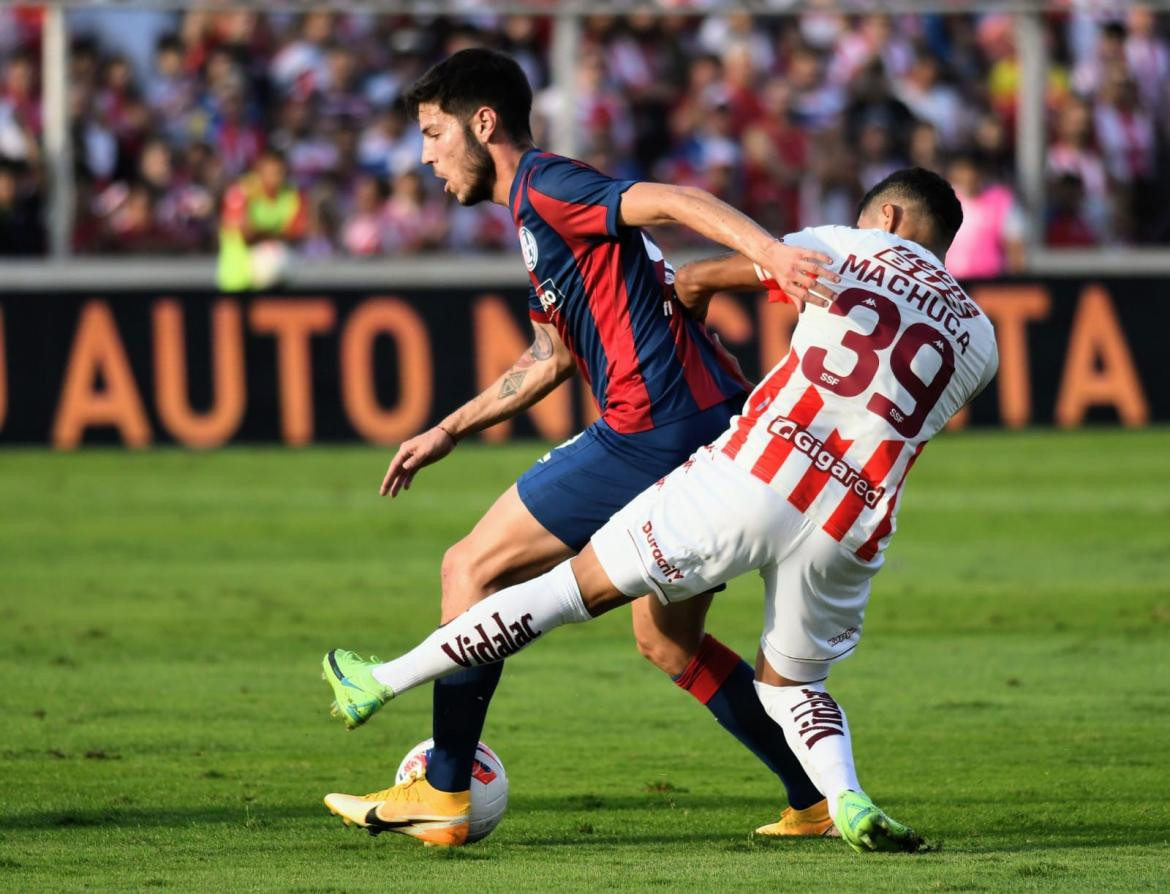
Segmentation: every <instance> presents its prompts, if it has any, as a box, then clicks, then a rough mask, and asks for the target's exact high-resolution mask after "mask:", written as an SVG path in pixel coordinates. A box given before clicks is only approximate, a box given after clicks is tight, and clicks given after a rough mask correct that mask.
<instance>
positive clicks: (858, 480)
mask: <svg viewBox="0 0 1170 894" xmlns="http://www.w3.org/2000/svg"><path fill="white" fill-rule="evenodd" d="M768 431H769V432H770V433H771V434H773V435H775V436H776V437H777V438H780V439H781V440H784V441H791V442H792V446H793V447H795V448H796V449H797V450H799V451H800V452H801V453H803V454H804V455H805V456H807V457H808V458H809V459H811V460H812V464H813V466H815V467H816V468H817V469H819V470H820V471H822V472H827V473H828V474H829V476H830V477H831V478H835V479H836V480H837V481H840V482H841V483H842V484H843V485H845V486H846V487H847V488H849V489H850V490H852V491H853V492H854V493H855V494H857V496H859V497H861V499H862V500H864V501H865V505H866V506H868V507H870V508H871V509H872V508H873V507H874V506H876V505H877V504H878V503H879V502H880V501H881V498H882V495H883V494H885V492H886V489H885V488H884V487H874V486H873V484H871V483H870V482H869V481H867V480H866V479H865V477H864V476H863V475H862V474H861V470H860V469H857V468H855V467H854V466H852V465H850V464H849V463H847V462H846V461H845V460H844V459H842V458H841V457H839V456H837V454H835V453H833V451H831V450H829V449H828V448H827V447H826V446H825V444H824V442H823V441H820V440H818V439H817V438H815V437H813V435H812V433H811V432H809V431H808V430H807V429H806V428H805V427H804V426H802V425H801V424H800V423H799V422H797V421H796V420H795V419H789V418H788V417H787V416H777V417H776V418H775V419H773V420H772V421H771V422H770V423H769V424H768ZM829 440H832V437H830V438H829Z"/></svg>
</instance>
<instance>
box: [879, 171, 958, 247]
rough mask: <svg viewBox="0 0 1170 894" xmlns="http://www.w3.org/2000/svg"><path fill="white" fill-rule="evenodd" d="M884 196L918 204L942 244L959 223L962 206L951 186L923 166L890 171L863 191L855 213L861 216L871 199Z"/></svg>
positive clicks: (947, 239) (945, 244)
mask: <svg viewBox="0 0 1170 894" xmlns="http://www.w3.org/2000/svg"><path fill="white" fill-rule="evenodd" d="M887 199H901V200H903V201H906V202H916V203H918V204H920V205H921V206H922V207H923V209H925V211H926V214H927V216H928V217H929V218H930V220H931V223H932V224H933V226H934V230H935V236H936V237H937V238H938V240H939V242H941V243H942V245H943V246H944V247H948V246H950V244H951V242H952V241H953V240H954V238H955V233H957V232H959V227H961V226H962V225H963V206H962V205H960V204H959V197H958V196H956V195H955V191H954V189H952V188H951V185H950V184H949V183H947V181H946V180H944V179H943V178H942V177H940V176H939V175H938V174H936V173H934V171H928V170H926V168H903V169H902V170H900V171H894V173H892V174H890V176H889V177H887V178H886V179H885V180H882V181H881V182H880V183H878V184H877V185H876V186H874V187H873V188H872V189H871V190H870V191H869V192H867V193H866V194H865V197H864V198H863V199H862V200H861V204H860V205H858V206H857V216H858V217H861V215H863V214H864V213H865V211H866V209H868V208H869V207H870V206H871V205H873V204H874V203H875V202H880V201H883V200H887Z"/></svg>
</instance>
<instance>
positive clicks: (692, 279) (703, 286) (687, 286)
mask: <svg viewBox="0 0 1170 894" xmlns="http://www.w3.org/2000/svg"><path fill="white" fill-rule="evenodd" d="M759 289H760V278H759V276H758V275H757V274H756V268H755V265H754V264H752V262H751V261H749V260H748V259H747V258H745V257H744V256H743V255H736V254H730V255H719V256H718V257H714V258H704V259H703V260H701V261H691V262H690V263H689V264H684V265H683V266H682V267H680V268H679V269H678V271H677V272H676V273H675V275H674V291H675V294H676V295H678V300H679V301H680V302H681V303H682V306H683V307H685V308H686V309H687V313H689V314H690V315H691V316H692V317H694V318H695V319H697V320H702V319H705V318H706V316H707V306H708V305H709V304H710V303H711V298H712V296H713V295H714V294H715V293H716V292H745V291H749V290H750V291H759Z"/></svg>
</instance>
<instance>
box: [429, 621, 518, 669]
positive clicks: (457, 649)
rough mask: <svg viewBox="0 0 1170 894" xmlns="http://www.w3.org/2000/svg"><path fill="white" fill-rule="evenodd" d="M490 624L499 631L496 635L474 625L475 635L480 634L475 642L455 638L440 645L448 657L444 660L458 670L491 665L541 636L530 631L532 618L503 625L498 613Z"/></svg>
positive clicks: (482, 626) (466, 638)
mask: <svg viewBox="0 0 1170 894" xmlns="http://www.w3.org/2000/svg"><path fill="white" fill-rule="evenodd" d="M492 620H493V621H494V622H495V625H496V627H497V628H499V632H498V633H497V632H495V630H492V631H491V632H490V633H489V632H488V630H485V629H484V625H483V624H476V625H475V632H476V633H478V634H479V638H478V639H472V638H471V637H470V636H456V637H455V638H454V639H452V640H449V641H448V642H445V643H443V645H442V649H443V651H444V652H446V653H447V657H448V658H450V659H451V660H452V661H454V662H455V663H456V664H458V665H459V666H460V667H471V666H472V665H480V664H491V663H492V662H495V661H503V660H504V659H505V658H507V657H508V656H509V655H513V654H515V653H516V652H519V651H520V650H521V649H522V648H524V646H526V645H528V644H529V643H530V642H532V641H533V640H534V639H536V638H537V637H538V636H540V634H541V631H539V630H533V629H532V615H531V614H524V615H521V616H520V620H518V621H513V622H512V623H510V624H506V623H504V620H503V619H502V618H501V617H500V613H499V612H493V613H492ZM489 627H490V625H489Z"/></svg>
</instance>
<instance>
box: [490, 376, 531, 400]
mask: <svg viewBox="0 0 1170 894" xmlns="http://www.w3.org/2000/svg"><path fill="white" fill-rule="evenodd" d="M526 375H528V370H526V369H517V370H513V371H512V372H510V373H508V374H507V375H506V376H504V382H503V384H502V385H500V393H499V394H497V395H496V397H501V398H502V397H511V396H512V395H513V394H515V393H516V392H517V391H519V390H520V384H521V383H522V382H523V381H524V377H525V376H526Z"/></svg>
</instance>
